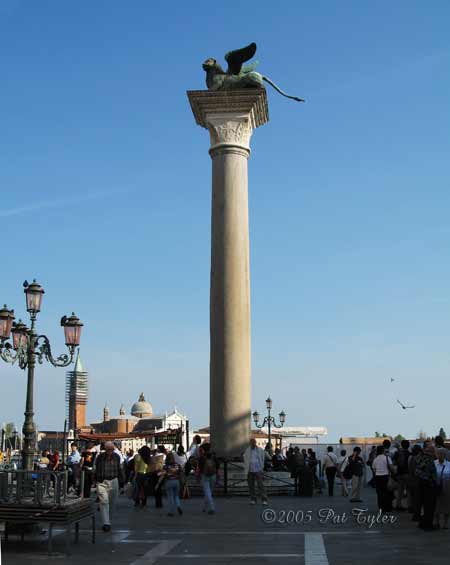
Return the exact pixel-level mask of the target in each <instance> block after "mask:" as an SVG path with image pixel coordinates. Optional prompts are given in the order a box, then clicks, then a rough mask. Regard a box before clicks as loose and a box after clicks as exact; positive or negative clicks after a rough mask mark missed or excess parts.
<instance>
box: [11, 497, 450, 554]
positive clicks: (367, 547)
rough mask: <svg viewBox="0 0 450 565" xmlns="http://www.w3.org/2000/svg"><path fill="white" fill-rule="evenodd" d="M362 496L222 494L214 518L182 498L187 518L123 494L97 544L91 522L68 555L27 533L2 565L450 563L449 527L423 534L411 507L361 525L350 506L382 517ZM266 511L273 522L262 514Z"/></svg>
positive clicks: (59, 540) (59, 545)
mask: <svg viewBox="0 0 450 565" xmlns="http://www.w3.org/2000/svg"><path fill="white" fill-rule="evenodd" d="M363 498H364V502H363V503H358V504H351V503H350V502H349V500H348V499H347V498H343V497H340V496H335V497H328V496H326V495H322V496H316V497H314V498H300V497H293V496H290V497H273V498H272V499H271V500H270V504H269V507H267V508H266V507H263V506H262V505H261V504H258V505H257V506H250V505H249V501H248V499H246V498H243V497H233V498H218V499H216V502H217V513H216V514H215V515H213V516H209V515H207V514H205V513H203V512H202V511H201V509H202V500H201V499H200V498H192V499H190V500H187V501H183V508H184V514H183V516H175V517H169V516H167V509H165V508H163V509H162V510H157V509H155V508H153V507H148V508H145V509H141V508H139V509H135V508H134V507H133V505H132V503H131V502H130V501H129V500H127V499H125V498H123V497H122V498H121V499H120V501H119V505H118V509H117V512H116V515H115V517H114V520H113V530H112V532H111V533H109V534H104V533H103V532H102V531H99V532H98V534H97V543H96V544H95V545H92V544H91V543H90V537H89V524H88V522H86V523H84V524H82V527H81V535H80V544H79V545H78V546H77V545H73V546H72V552H73V553H72V555H71V556H70V557H66V556H65V555H64V553H63V552H64V535H62V534H61V535H59V536H58V535H56V537H55V541H54V550H55V554H54V555H53V556H51V557H48V556H47V554H46V537H45V536H40V538H38V539H35V540H27V539H26V540H25V543H24V544H21V543H20V540H19V539H18V538H16V539H13V538H11V542H10V543H9V544H8V547H6V548H5V547H4V544H2V550H3V552H2V557H3V561H2V565H20V564H24V563H38V562H41V561H50V562H51V563H55V564H60V563H61V564H63V563H64V564H67V565H70V564H71V563H76V564H77V565H80V563H81V564H82V565H94V564H95V565H97V564H100V565H101V564H109V565H116V564H124V563H128V564H131V565H151V564H153V563H156V564H157V565H182V564H184V565H187V564H193V563H195V564H197V563H198V564H200V565H201V564H203V563H204V564H205V565H210V564H211V565H214V564H216V563H217V564H224V563H233V564H240V563H250V564H251V563H259V564H270V565H272V564H274V565H275V564H276V565H284V564H286V565H290V564H291V563H296V564H301V565H327V564H332V565H353V564H357V565H359V564H360V563H364V564H368V565H375V564H376V565H380V564H383V565H384V564H394V563H395V564H399V563H400V564H402V563H405V564H408V565H416V564H417V565H419V564H420V565H441V564H442V565H444V564H446V565H448V564H449V563H450V531H449V530H447V531H444V530H442V531H437V532H423V531H421V530H419V529H418V528H417V525H416V524H415V523H414V522H412V521H411V518H410V514H408V513H406V512H402V513H397V514H395V513H394V514H393V516H394V518H395V522H394V523H386V524H380V523H375V524H373V525H372V526H369V524H367V523H365V524H358V523H357V522H356V518H355V517H352V516H351V510H352V508H360V510H361V511H362V510H366V511H367V512H365V513H360V516H363V515H367V514H371V515H373V516H376V515H377V509H376V501H375V494H374V491H373V490H372V489H368V488H366V489H365V490H364V493H363ZM264 511H265V512H266V513H268V514H267V516H269V518H270V519H269V522H270V523H264V521H263V520H262V517H261V516H262V513H263V512H264ZM270 512H273V513H274V514H273V515H274V516H275V521H272V520H273V515H272V514H270ZM301 512H303V515H302V514H301ZM267 516H266V518H267ZM306 516H311V519H310V520H309V519H308V518H305V517H306ZM344 516H346V517H347V520H344V518H343V517H344ZM289 520H290V522H289ZM305 521H306V522H307V523H305ZM288 522H289V523H288ZM56 534H58V532H56Z"/></svg>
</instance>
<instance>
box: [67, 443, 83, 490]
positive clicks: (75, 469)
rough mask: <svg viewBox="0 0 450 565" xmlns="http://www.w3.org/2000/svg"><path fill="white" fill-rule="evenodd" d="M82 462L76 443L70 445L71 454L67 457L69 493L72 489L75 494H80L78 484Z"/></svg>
mask: <svg viewBox="0 0 450 565" xmlns="http://www.w3.org/2000/svg"><path fill="white" fill-rule="evenodd" d="M80 462H81V454H80V452H79V451H78V445H77V444H76V443H71V444H70V453H69V456H68V457H67V469H68V471H69V472H68V477H67V492H69V490H70V488H71V487H72V488H73V490H74V491H75V492H77V493H78V494H79V491H78V483H79V480H80Z"/></svg>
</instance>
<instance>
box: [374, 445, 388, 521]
mask: <svg viewBox="0 0 450 565" xmlns="http://www.w3.org/2000/svg"><path fill="white" fill-rule="evenodd" d="M391 469H392V459H391V458H390V457H389V455H387V454H386V453H385V448H384V447H383V446H382V445H379V446H378V447H377V456H376V457H375V459H374V460H373V463H372V470H373V472H374V474H375V488H376V490H377V502H378V508H379V509H380V510H382V511H383V512H391V510H392V495H391V493H390V492H389V490H388V481H389V476H390V474H391Z"/></svg>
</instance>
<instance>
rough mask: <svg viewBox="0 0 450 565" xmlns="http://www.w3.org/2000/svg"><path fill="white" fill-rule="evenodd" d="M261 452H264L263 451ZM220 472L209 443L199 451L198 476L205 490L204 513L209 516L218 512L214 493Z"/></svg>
mask: <svg viewBox="0 0 450 565" xmlns="http://www.w3.org/2000/svg"><path fill="white" fill-rule="evenodd" d="M261 451H264V450H262V449H261ZM218 471H219V463H218V461H217V459H216V456H215V455H214V453H213V452H212V451H211V445H210V444H209V443H204V444H203V445H202V446H201V448H200V450H199V458H198V464H197V468H196V474H197V477H198V478H199V479H200V483H201V485H202V489H203V496H204V498H203V511H204V512H208V514H214V513H215V511H216V509H215V506H214V499H213V493H214V485H215V484H216V480H217V473H218Z"/></svg>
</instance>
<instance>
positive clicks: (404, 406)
mask: <svg viewBox="0 0 450 565" xmlns="http://www.w3.org/2000/svg"><path fill="white" fill-rule="evenodd" d="M397 402H398V403H399V404H400V406H401V407H402V408H403V410H407V409H408V408H415V406H406V405H405V404H402V403H401V402H400V400H399V399H398V398H397Z"/></svg>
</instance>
